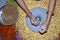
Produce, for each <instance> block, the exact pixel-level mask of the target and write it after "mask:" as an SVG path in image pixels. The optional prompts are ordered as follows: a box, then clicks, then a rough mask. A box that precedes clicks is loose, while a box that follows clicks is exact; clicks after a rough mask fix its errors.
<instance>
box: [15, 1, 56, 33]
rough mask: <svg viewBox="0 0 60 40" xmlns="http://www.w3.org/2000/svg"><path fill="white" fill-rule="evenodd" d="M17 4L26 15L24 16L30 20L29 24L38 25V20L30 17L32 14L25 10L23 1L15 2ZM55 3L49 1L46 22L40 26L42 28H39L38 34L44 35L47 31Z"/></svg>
mask: <svg viewBox="0 0 60 40" xmlns="http://www.w3.org/2000/svg"><path fill="white" fill-rule="evenodd" d="M16 1H17V3H18V4H19V6H20V7H21V8H22V9H23V10H24V12H25V13H26V15H27V16H28V17H29V18H30V20H31V23H32V24H33V25H38V20H36V19H35V18H34V16H33V15H32V13H31V12H30V11H29V9H28V8H27V6H26V4H25V2H24V0H16ZM55 1H56V0H49V8H48V17H47V20H46V21H45V22H44V23H43V24H42V26H41V27H40V29H39V32H40V33H44V32H46V31H47V29H48V24H49V22H50V20H51V17H52V15H53V12H54V8H55Z"/></svg>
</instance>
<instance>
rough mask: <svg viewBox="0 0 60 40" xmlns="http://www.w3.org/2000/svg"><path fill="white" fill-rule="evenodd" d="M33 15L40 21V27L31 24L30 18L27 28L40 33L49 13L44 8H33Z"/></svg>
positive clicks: (27, 19) (27, 20)
mask: <svg viewBox="0 0 60 40" xmlns="http://www.w3.org/2000/svg"><path fill="white" fill-rule="evenodd" d="M31 12H32V15H33V16H34V17H35V18H36V19H38V20H39V24H38V25H32V24H31V22H30V18H26V24H27V27H28V28H29V29H30V30H32V31H33V32H39V28H40V27H41V25H42V24H43V23H44V22H45V21H46V19H47V11H46V9H44V8H32V9H31Z"/></svg>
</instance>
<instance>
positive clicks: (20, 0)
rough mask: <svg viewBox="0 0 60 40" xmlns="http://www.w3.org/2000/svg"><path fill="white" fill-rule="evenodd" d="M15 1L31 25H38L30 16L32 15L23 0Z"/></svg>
mask: <svg viewBox="0 0 60 40" xmlns="http://www.w3.org/2000/svg"><path fill="white" fill-rule="evenodd" d="M16 1H17V3H18V4H19V6H21V8H22V9H23V10H24V12H25V13H26V15H27V16H28V17H29V18H30V20H31V23H32V24H33V25H37V24H38V22H37V20H36V19H35V18H34V16H33V15H32V13H31V12H30V11H29V9H28V8H27V6H26V4H25V2H24V0H16Z"/></svg>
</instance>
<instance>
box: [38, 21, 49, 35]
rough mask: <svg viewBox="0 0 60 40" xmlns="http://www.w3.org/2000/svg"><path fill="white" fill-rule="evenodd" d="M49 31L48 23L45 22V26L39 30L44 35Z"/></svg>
mask: <svg viewBox="0 0 60 40" xmlns="http://www.w3.org/2000/svg"><path fill="white" fill-rule="evenodd" d="M47 29H48V23H47V22H44V23H43V25H42V26H41V27H40V29H39V33H41V34H43V33H45V32H47Z"/></svg>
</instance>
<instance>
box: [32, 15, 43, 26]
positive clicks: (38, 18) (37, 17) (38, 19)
mask: <svg viewBox="0 0 60 40" xmlns="http://www.w3.org/2000/svg"><path fill="white" fill-rule="evenodd" d="M35 19H36V20H37V21H38V24H37V25H34V26H38V25H39V24H40V22H41V20H42V19H41V17H40V16H36V17H35ZM32 25H33V24H32Z"/></svg>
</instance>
